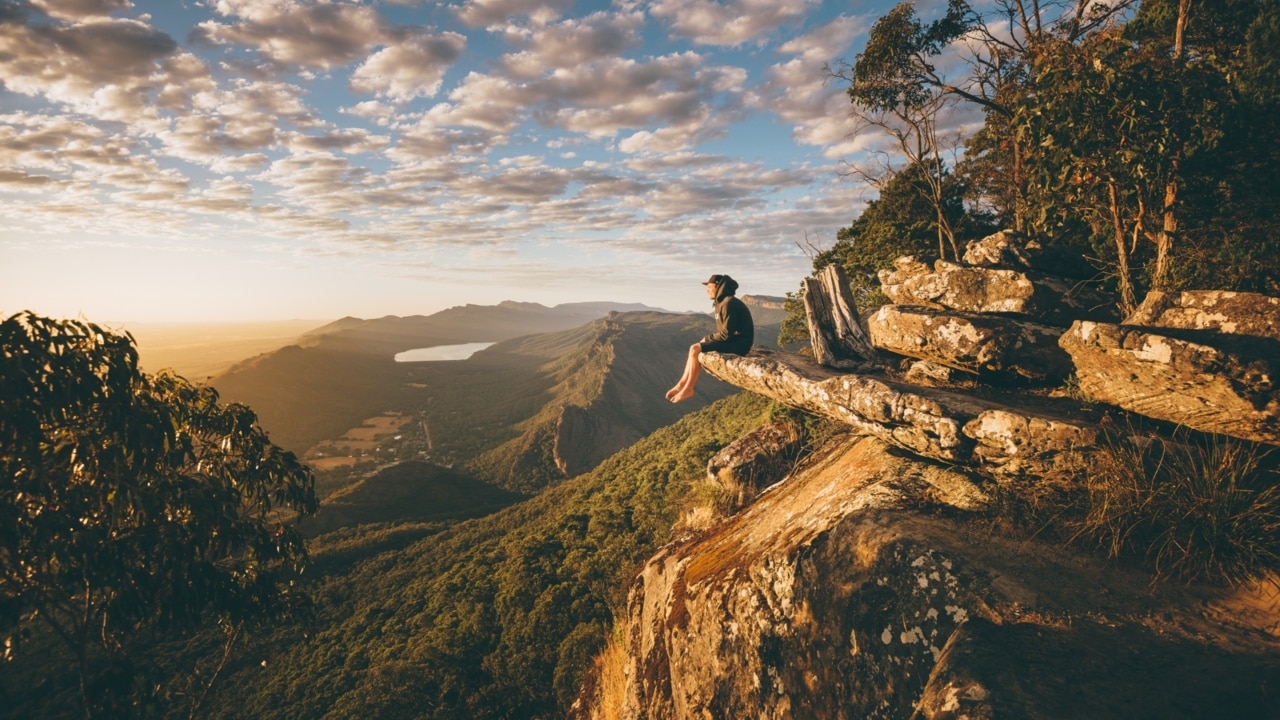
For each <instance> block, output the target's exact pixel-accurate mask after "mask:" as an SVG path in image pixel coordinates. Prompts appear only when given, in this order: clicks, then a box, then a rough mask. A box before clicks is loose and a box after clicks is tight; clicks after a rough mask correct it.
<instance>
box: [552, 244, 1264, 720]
mask: <svg viewBox="0 0 1280 720" xmlns="http://www.w3.org/2000/svg"><path fill="white" fill-rule="evenodd" d="M1050 256H1051V253H1048V252H1045V251H1043V250H1041V249H1040V248H1039V247H1038V246H1034V245H1033V244H1030V243H1026V242H1025V240H1023V239H1020V238H1018V237H1017V236H1015V235H1012V234H1008V233H1005V234H1000V235H999V236H993V237H992V238H988V239H986V240H984V241H983V242H982V243H977V244H971V245H970V247H969V252H968V253H967V254H966V256H965V261H966V264H965V265H960V264H956V263H926V262H924V261H922V260H920V259H917V258H904V259H900V260H899V262H898V263H897V266H896V269H895V270H894V271H893V272H891V273H889V274H887V275H885V276H884V279H885V280H886V282H887V285H886V287H885V292H886V294H888V295H889V296H890V297H891V298H894V299H895V300H898V301H900V302H899V303H898V304H895V305H891V306H886V307H884V308H880V309H879V310H878V311H877V312H875V313H873V314H872V315H871V316H870V317H869V319H868V320H867V326H868V330H869V337H870V339H871V343H872V344H873V345H874V346H875V347H876V348H879V349H880V350H884V351H888V352H892V353H894V354H896V355H901V356H905V357H907V358H917V359H918V360H917V361H916V362H915V363H913V364H911V365H910V367H909V368H904V364H905V361H904V362H903V363H899V364H897V365H895V364H893V363H885V362H884V357H883V356H882V357H881V358H878V359H872V358H870V357H867V356H862V355H859V358H861V360H862V361H856V360H850V359H848V358H845V359H844V360H845V362H842V363H833V362H828V363H824V364H825V365H827V366H826V367H824V366H823V365H820V364H818V363H816V362H814V361H812V360H810V359H808V358H805V357H802V356H799V355H795V354H790V353H784V352H780V351H776V350H771V349H767V348H756V349H754V350H753V351H752V352H751V353H750V354H749V355H747V356H730V355H720V354H717V353H703V355H702V363H703V367H704V368H705V369H706V370H707V371H708V372H709V373H710V374H712V375H714V376H716V377H718V378H720V379H722V380H725V381H727V382H729V383H731V384H734V385H737V386H739V387H741V388H745V389H747V390H750V391H753V392H756V393H759V394H761V395H764V396H767V397H770V398H772V399H774V400H776V401H778V402H781V403H783V404H785V405H788V406H791V407H793V408H798V409H801V410H804V411H807V412H810V413H814V414H817V415H821V416H824V417H827V418H831V419H833V420H836V421H838V422H840V423H843V424H844V425H846V426H848V427H849V428H850V429H851V434H850V435H848V436H837V437H836V438H835V439H833V440H829V441H828V444H827V445H826V446H825V447H822V448H819V449H817V450H816V451H815V452H813V454H811V455H809V456H808V457H807V458H805V459H804V460H803V461H802V462H801V463H800V465H799V466H798V467H797V468H796V469H795V470H793V471H792V472H791V474H790V475H788V476H787V477H786V478H785V479H783V480H782V481H781V482H778V483H776V484H772V485H770V486H769V487H768V488H767V489H765V490H764V491H763V492H762V493H761V494H760V495H759V496H758V497H757V498H756V499H755V501H754V502H753V503H752V504H750V505H749V506H747V507H746V508H745V509H744V510H742V511H741V512H739V513H738V514H736V515H732V516H730V517H728V518H727V519H725V520H724V521H723V522H720V523H719V524H716V525H710V526H708V525H706V524H703V525H700V526H696V527H698V528H700V529H699V530H696V531H695V530H694V527H695V526H693V525H688V526H687V527H686V529H685V530H684V531H682V532H683V533H684V535H683V536H682V537H680V538H679V539H677V540H676V541H675V542H672V543H671V544H669V545H668V546H666V547H664V548H663V549H662V550H660V551H659V552H658V553H657V554H656V555H655V556H654V557H652V558H651V559H650V560H649V561H648V562H647V563H646V564H645V566H644V568H643V569H642V571H641V572H640V573H639V575H638V576H637V578H636V580H635V581H634V583H633V586H632V588H631V590H630V595H629V601H628V610H627V617H626V619H625V622H624V623H623V631H624V632H623V637H624V642H625V646H626V662H625V667H624V668H621V669H619V670H618V672H617V673H616V675H615V677H620V678H623V680H621V681H619V682H618V685H620V686H621V689H620V690H619V691H618V695H619V697H612V698H610V699H608V700H606V699H605V698H604V697H603V695H601V696H598V697H595V699H594V701H592V700H591V699H590V698H586V701H585V704H580V705H578V706H577V708H576V710H575V713H576V714H574V715H573V717H575V718H587V717H591V718H595V717H605V716H607V715H608V714H606V713H601V712H591V709H592V707H593V704H592V703H594V708H595V709H596V710H599V709H600V708H603V707H606V706H607V707H608V708H609V709H610V710H611V711H615V712H618V713H620V715H619V716H620V717H622V718H627V719H628V720H630V719H633V718H645V719H646V720H677V719H678V720H684V719H686V718H690V719H692V718H698V719H699V720H701V719H703V718H737V717H751V718H762V719H767V720H775V719H776V720H784V719H785V720H793V719H795V720H798V719H808V718H823V719H824V720H825V719H827V718H831V719H835V720H839V719H844V718H848V719H852V718H912V720H959V719H960V718H975V719H977V718H985V719H991V718H1009V719H1016V720H1038V719H1041V718H1044V719H1049V718H1076V717H1079V718H1104V719H1109V718H1115V719H1119V718H1126V719H1127V718H1188V719H1190V718H1202V717H1280V693H1277V692H1276V688H1280V586H1274V584H1270V583H1260V584H1258V585H1255V586H1249V587H1245V588H1243V589H1236V590H1228V589H1222V588H1211V587H1205V586H1197V587H1195V588H1190V587H1169V586H1159V587H1157V586H1154V585H1152V582H1151V576H1150V575H1149V574H1148V573H1146V572H1143V571H1140V570H1137V569H1135V568H1125V567H1116V566H1115V565H1103V564H1101V563H1100V562H1096V561H1094V560H1091V559H1089V558H1087V557H1082V556H1078V555H1074V554H1072V552H1071V551H1070V550H1068V549H1065V548H1064V547H1063V546H1061V545H1059V544H1057V543H1054V544H1041V543H1038V542H1036V541H1034V540H1031V539H1025V538H1021V539H1011V538H1007V537H1003V536H1001V535H999V534H998V533H997V532H996V531H995V529H994V525H995V524H994V523H993V522H992V518H993V517H997V518H998V517H1000V515H999V513H998V512H995V511H993V508H1000V507H1008V506H1009V505H1006V503H1010V502H1011V504H1012V505H1015V506H1016V505H1017V504H1018V503H1024V504H1026V505H1031V504H1034V503H1035V502H1036V501H1037V500H1038V499H1039V498H1044V497H1048V496H1050V495H1053V494H1055V493H1072V492H1074V493H1076V494H1075V495H1069V497H1078V496H1079V494H1080V492H1081V488H1082V487H1084V486H1085V483H1086V480H1087V474H1088V473H1089V472H1090V471H1091V470H1095V471H1096V468H1097V467H1098V461H1099V460H1103V459H1107V458H1099V457H1096V456H1097V454H1098V453H1103V452H1110V450H1111V449H1113V448H1115V447H1117V446H1118V445H1124V444H1125V443H1132V445H1129V446H1128V447H1130V448H1139V447H1149V445H1148V442H1149V441H1150V442H1163V441H1162V440H1161V436H1160V433H1159V431H1158V430H1157V429H1158V428H1166V429H1167V426H1164V425H1162V424H1157V423H1146V424H1145V425H1144V423H1143V422H1142V416H1144V415H1145V416H1150V417H1154V418H1159V419H1165V420H1172V421H1174V422H1178V423H1181V424H1185V425H1189V426H1192V427H1198V428H1200V429H1208V430H1212V431H1214V432H1227V433H1229V434H1234V435H1236V436H1238V437H1243V438H1248V439H1251V440H1262V441H1266V442H1277V438H1280V432H1277V423H1278V421H1280V403H1277V399H1276V395H1275V392H1276V391H1275V388H1274V385H1273V381H1272V378H1273V376H1274V370H1275V368H1274V365H1273V364H1274V363H1276V362H1280V360H1277V359H1276V358H1280V337H1277V336H1276V334H1277V333H1280V330H1278V329H1277V328H1278V327H1280V300H1273V299H1270V298H1264V297H1261V296H1253V297H1246V296H1244V295H1243V294H1239V293H1215V294H1207V293H1182V294H1179V295H1176V296H1173V295H1153V296H1152V297H1149V298H1148V299H1147V301H1146V302H1144V303H1143V305H1142V307H1141V308H1139V310H1138V312H1136V313H1134V315H1133V316H1131V317H1130V318H1129V319H1127V321H1126V323H1127V324H1123V325H1119V324H1111V323H1106V322H1099V321H1095V320H1087V319H1086V320H1080V319H1076V320H1074V321H1073V323H1072V324H1071V328H1070V330H1069V331H1066V333H1065V334H1063V331H1062V330H1060V329H1058V328H1055V327H1050V326H1047V325H1045V324H1037V323H1034V322H1031V321H1030V320H1029V319H1028V318H1029V317H1032V316H1035V317H1046V316H1051V315H1052V316H1054V317H1058V318H1061V317H1064V315H1061V314H1058V315H1054V314H1055V313H1063V312H1065V311H1066V310H1070V309H1071V304H1070V303H1069V302H1066V301H1065V300H1064V297H1065V293H1063V294H1060V295H1058V296H1053V294H1052V293H1050V292H1048V291H1046V290H1045V288H1050V289H1052V287H1053V282H1055V281H1050V282H1043V281H1042V278H1041V279H1037V277H1036V275H1037V273H1040V272H1043V270H1044V269H1045V268H1046V267H1047V266H1052V264H1053V263H1051V262H1049V263H1046V259H1047V258H1049V257H1050ZM1037 283H1039V284H1037ZM1063 287H1065V285H1064V286H1063ZM823 292H824V294H825V295H832V293H830V292H829V291H827V290H824V291H823ZM901 301H910V302H911V303H912V304H911V305H908V304H905V303H903V302H901ZM918 303H928V305H927V306H922V305H919V304H918ZM957 306H964V307H957ZM1075 310H1077V311H1078V310H1080V308H1079V307H1077V308H1075ZM1014 318H1021V319H1017V320H1015V319H1014ZM810 322H811V325H812V323H813V322H814V318H813V316H812V315H811V317H810ZM823 322H825V321H823ZM1137 323H1141V324H1142V325H1141V326H1138V325H1137ZM828 324H831V323H828ZM835 325H839V323H835ZM812 329H813V328H812V327H811V331H812ZM827 329H830V328H827ZM837 329H838V328H837ZM824 337H825V336H824ZM888 352H886V353H885V355H887V354H888ZM814 354H815V356H819V357H820V356H821V354H820V353H818V352H817V351H816V348H815V353H814ZM836 360H840V358H836ZM831 365H836V366H837V367H839V368H840V369H832V367H831ZM1072 367H1074V368H1075V369H1076V372H1077V375H1078V377H1079V383H1078V387H1077V388H1075V390H1072V389H1071V388H1070V387H1066V388H1060V389H1058V390H1055V391H1054V392H1052V393H1050V392H1048V391H1047V390H1045V389H1043V388H1042V389H1040V390H1038V391H1035V390H1034V389H1033V390H1032V391H1028V387H1029V386H1031V385H1034V383H1036V382H1039V383H1044V384H1048V383H1053V382H1057V381H1058V380H1061V379H1062V378H1063V377H1064V376H1066V375H1067V374H1068V372H1069V371H1070V370H1071V368H1072ZM961 374H963V375H964V377H965V379H962V380H959V381H958V380H957V377H956V376H957V375H961ZM1011 379H1015V380H1017V381H1018V382H1015V383H1010V382H1009V380H1011ZM1015 386H1016V387H1018V388H1021V390H1018V389H1015ZM1068 392H1071V393H1074V395H1075V396H1076V397H1079V396H1080V395H1081V394H1083V395H1085V396H1089V397H1091V398H1093V399H1094V400H1095V401H1105V402H1106V403H1110V404H1113V405H1116V406H1119V407H1121V408H1126V409H1129V410H1132V411H1134V412H1135V415H1130V416H1128V417H1124V418H1122V423H1114V422H1111V421H1110V420H1109V419H1108V420H1104V419H1103V418H1102V413H1103V411H1104V409H1103V408H1102V407H1101V403H1097V404H1096V405H1091V404H1090V403H1082V402H1080V401H1078V400H1073V399H1070V398H1067V397H1062V395H1063V394H1064V393H1068ZM1107 412H1108V414H1107V416H1106V417H1107V418H1110V417H1111V414H1112V413H1114V410H1110V411H1107ZM1121 425H1123V427H1125V430H1124V431H1123V432H1121V431H1119V430H1117V429H1116V428H1117V427H1120V426H1121ZM1104 428H1105V430H1104ZM1153 428H1155V429H1153ZM1130 433H1133V434H1135V435H1136V436H1141V435H1147V434H1149V435H1152V437H1150V438H1144V437H1136V436H1135V437H1130V436H1129V434H1130ZM752 443H754V445H752ZM1278 444H1280V443H1278ZM766 445H768V446H769V447H773V448H782V447H783V446H782V445H780V444H773V445H769V444H768V443H764V442H759V441H754V440H753V441H747V442H746V443H744V444H743V445H741V446H736V447H733V449H732V451H731V452H729V453H726V457H725V458H719V457H718V458H717V459H716V460H713V462H712V464H711V466H710V467H709V472H710V473H711V474H712V476H713V478H714V477H716V476H718V475H719V474H722V473H723V474H724V476H725V477H726V478H728V477H730V476H731V473H732V472H742V471H740V470H737V469H733V470H730V469H728V468H730V467H733V468H755V467H763V466H767V463H768V459H767V458H768V456H769V454H770V452H773V453H775V454H777V453H779V452H782V451H781V450H780V449H775V450H772V451H770V450H769V449H768V447H766ZM748 446H751V447H757V448H758V449H759V452H755V453H753V452H752V451H749V450H748V449H747V447H748ZM1156 447H1159V446H1156ZM1119 456H1120V455H1119V454H1116V455H1113V456H1112V458H1111V459H1114V458H1116V457H1119ZM729 457H732V458H734V459H733V460H732V461H731V460H729V459H728V458H729ZM722 468H724V469H722ZM745 472H749V473H750V472H755V471H754V470H747V471H745ZM1093 490H1094V488H1092V487H1091V488H1090V491H1091V492H1092V491H1093ZM1020 493H1023V494H1021V495H1020ZM1011 498H1016V500H1011ZM1062 506H1063V507H1065V506H1066V503H1065V502H1064V503H1063V504H1062ZM1037 534H1038V533H1037ZM584 708H585V710H584ZM609 716H612V715H609Z"/></svg>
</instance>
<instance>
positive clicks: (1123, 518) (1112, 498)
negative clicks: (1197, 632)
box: [1075, 432, 1280, 584]
mask: <svg viewBox="0 0 1280 720" xmlns="http://www.w3.org/2000/svg"><path fill="white" fill-rule="evenodd" d="M1278 481H1280V474H1278V473H1277V471H1276V466H1275V462H1274V458H1272V457H1271V456H1270V452H1269V451H1264V450H1261V449H1259V448H1258V447H1257V446H1255V445H1252V444H1250V443H1246V442H1243V441H1240V440H1235V439H1232V438H1227V437H1222V436H1210V437H1199V436H1192V435H1191V434H1190V433H1185V432H1183V433H1178V434H1177V435H1176V437H1175V438H1174V440H1173V441H1172V442H1165V441H1160V440H1152V441H1150V442H1149V443H1146V444H1144V445H1135V444H1132V443H1119V442H1117V443H1113V444H1112V445H1110V446H1109V447H1108V449H1107V452H1105V453H1104V454H1103V460H1102V462H1101V463H1100V464H1099V466H1098V467H1097V468H1095V470H1094V471H1093V472H1090V474H1089V477H1088V486H1087V487H1088V496H1087V499H1086V503H1085V508H1084V514H1083V517H1082V518H1081V519H1080V520H1078V521H1076V522H1075V527H1076V528H1077V530H1076V538H1077V539H1078V540H1081V541H1086V542H1091V543H1095V544H1097V545H1098V546H1100V547H1102V548H1103V549H1105V550H1106V551H1107V553H1108V554H1109V555H1110V556H1112V557H1121V556H1128V555H1137V556H1139V557H1142V558H1144V559H1145V560H1146V561H1147V562H1149V563H1150V564H1151V566H1152V568H1153V569H1154V571H1155V573H1156V577H1157V578H1159V579H1174V580H1179V581H1183V582H1187V583H1190V582H1195V581H1205V580H1207V581H1211V582H1225V583H1230V584H1243V583H1247V582H1250V581H1253V580H1258V579H1262V578H1266V577H1268V576H1269V575H1272V574H1274V573H1276V572H1277V571H1280V485H1278V484H1277V482H1278Z"/></svg>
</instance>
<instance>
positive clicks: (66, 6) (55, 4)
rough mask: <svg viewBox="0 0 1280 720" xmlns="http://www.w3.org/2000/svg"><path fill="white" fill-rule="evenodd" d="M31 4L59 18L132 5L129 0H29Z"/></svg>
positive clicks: (106, 13) (104, 13)
mask: <svg viewBox="0 0 1280 720" xmlns="http://www.w3.org/2000/svg"><path fill="white" fill-rule="evenodd" d="M31 4H32V5H34V6H35V7H37V8H39V9H40V10H41V11H43V12H44V13H45V14H46V15H48V16H50V17H55V18H58V19H60V20H79V19H81V18H86V17H94V16H98V15H110V14H111V13H113V12H115V11H117V10H124V9H125V8H129V7H133V3H132V2H130V1H129V0H31Z"/></svg>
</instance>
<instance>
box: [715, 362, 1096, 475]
mask: <svg viewBox="0 0 1280 720" xmlns="http://www.w3.org/2000/svg"><path fill="white" fill-rule="evenodd" d="M702 363H703V367H704V368H706V370H707V371H708V372H710V373H712V374H713V375H715V376H716V377H719V378H720V379H722V380H724V381H726V382H729V383H731V384H734V385H737V386H738V387H741V388H744V389H747V390H750V391H752V392H755V393H758V394H760V395H764V396H766V397H770V398H773V399H774V400H777V401H778V402H781V403H783V404H785V405H789V406H791V407H795V408H800V409H803V410H807V411H809V412H812V413H815V414H818V415H823V416H825V417H829V418H831V419H833V420H837V421H840V422H843V423H845V424H847V425H849V426H850V427H851V428H854V429H855V430H857V431H858V432H860V433H863V434H866V435H871V436H874V437H878V438H880V439H881V440H884V441H885V442H888V443H890V444H892V445H896V446H898V447H900V448H903V449H905V450H908V451H910V452H913V453H915V454H918V455H921V456H923V457H927V458H933V459H936V460H941V461H944V462H949V463H958V464H963V465H981V466H982V469H983V470H985V471H990V472H992V473H1012V474H1016V475H1018V476H1026V477H1033V476H1036V475H1048V474H1052V473H1058V472H1062V471H1063V469H1064V468H1078V467H1080V466H1081V465H1082V464H1083V462H1084V461H1083V460H1082V458H1081V457H1079V456H1078V455H1079V454H1080V453H1087V452H1089V451H1091V450H1092V447H1093V445H1094V440H1095V439H1096V438H1097V437H1098V435H1099V432H1100V430H1099V429H1098V427H1097V424H1096V422H1094V420H1093V419H1091V418H1089V417H1086V416H1085V415H1083V414H1078V413H1075V412H1073V406H1072V405H1071V404H1070V403H1066V402H1055V401H1052V400H1050V399H1048V398H1031V399H1025V398H1020V397H1019V396H1016V395H1000V396H999V397H984V396H981V395H978V394H975V393H962V392H957V391H953V390H946V389H941V388H933V387H922V386H918V385H912V384H909V383H905V382H901V381H897V380H893V379H890V378H888V377H887V376H884V375H872V374H855V373H843V372H836V371H832V370H828V369H826V368H822V367H820V366H818V365H817V364H815V363H813V362H812V361H811V360H809V359H808V358H805V357H802V356H800V355H795V354H792V353H785V352H781V351H777V350H770V349H768V348H756V349H755V350H753V351H752V352H751V354H750V355H746V356H736V355H721V354H719V353H703V354H702Z"/></svg>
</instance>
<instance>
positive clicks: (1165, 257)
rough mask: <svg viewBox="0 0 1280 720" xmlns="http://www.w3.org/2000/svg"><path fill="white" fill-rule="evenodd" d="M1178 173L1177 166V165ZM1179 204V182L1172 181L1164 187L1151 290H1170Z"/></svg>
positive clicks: (1175, 167) (1175, 166)
mask: <svg viewBox="0 0 1280 720" xmlns="http://www.w3.org/2000/svg"><path fill="white" fill-rule="evenodd" d="M1174 169H1175V171H1176V169H1177V165H1176V163H1175V165H1174ZM1177 202H1178V181H1177V180H1176V179H1170V180H1169V182H1167V183H1165V186H1164V207H1163V209H1162V218H1161V224H1160V234H1159V235H1157V236H1156V267H1155V270H1154V272H1153V273H1152V275H1151V289H1153V290H1165V289H1168V285H1169V275H1170V274H1171V270H1172V268H1171V265H1172V263H1173V239H1174V235H1175V234H1176V233H1177V232H1178V216H1177V214H1176V213H1175V212H1174V205H1175V204H1176V203H1177Z"/></svg>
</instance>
